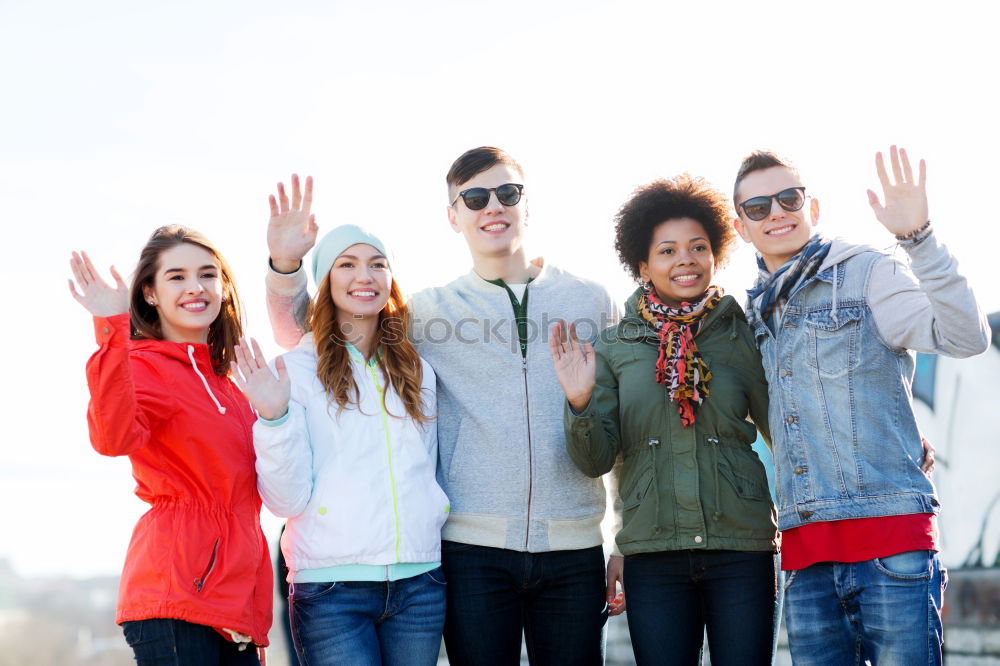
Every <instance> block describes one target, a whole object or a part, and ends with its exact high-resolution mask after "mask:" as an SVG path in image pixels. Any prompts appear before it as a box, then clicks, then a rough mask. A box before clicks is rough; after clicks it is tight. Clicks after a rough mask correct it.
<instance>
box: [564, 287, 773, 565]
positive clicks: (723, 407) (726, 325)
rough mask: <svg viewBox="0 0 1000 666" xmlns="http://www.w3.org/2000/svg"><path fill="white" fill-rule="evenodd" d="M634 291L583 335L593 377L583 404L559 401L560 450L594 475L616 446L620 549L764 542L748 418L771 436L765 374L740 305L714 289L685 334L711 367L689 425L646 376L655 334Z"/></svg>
mask: <svg viewBox="0 0 1000 666" xmlns="http://www.w3.org/2000/svg"><path fill="white" fill-rule="evenodd" d="M639 294H640V291H638V290H637V291H636V292H635V293H634V294H633V295H632V296H631V298H629V300H628V302H627V303H626V304H625V311H626V312H625V317H624V318H623V319H622V320H621V321H620V322H619V323H618V324H617V325H616V326H612V327H611V328H608V329H606V330H605V331H603V332H602V333H601V336H600V338H599V339H598V341H597V344H595V345H594V349H595V351H596V353H597V385H596V386H595V388H594V393H593V396H592V397H591V399H590V403H589V404H588V405H587V408H586V409H585V410H584V411H583V412H582V413H580V414H574V413H573V410H572V409H571V408H570V407H569V404H568V403H567V405H566V413H565V427H566V438H567V444H566V447H567V450H568V452H569V455H570V457H571V458H572V459H573V462H574V463H576V466H577V467H579V468H580V470H581V471H582V472H583V473H584V474H587V475H589V476H592V477H596V476H600V475H602V474H604V473H606V472H607V471H609V470H610V469H611V467H612V466H613V465H614V463H615V460H616V458H617V457H618V456H619V455H621V457H622V468H621V475H620V477H619V492H620V494H621V499H622V503H623V506H622V509H623V527H622V529H621V531H620V532H619V533H618V536H617V543H618V547H619V549H620V550H621V552H622V553H623V554H625V555H634V554H637V553H648V552H659V551H665V550H687V549H710V550H744V551H773V550H775V549H776V545H777V540H776V535H777V532H776V523H775V513H774V505H773V504H772V502H771V497H770V494H769V493H768V488H767V476H766V474H765V472H764V466H763V464H762V463H761V461H760V459H759V458H758V457H757V454H756V453H755V452H754V451H753V450H752V449H751V444H752V443H753V442H754V440H755V439H756V437H757V429H758V428H759V429H760V431H761V432H762V433H763V435H764V438H765V440H767V441H768V443H770V432H769V430H768V426H767V383H766V380H765V379H764V371H763V369H762V367H761V361H760V352H759V351H758V350H757V346H756V344H754V339H753V334H752V332H751V331H750V328H749V327H748V326H747V322H746V317H745V316H744V314H743V310H742V309H741V308H740V306H739V304H738V303H737V302H736V299H734V298H733V297H732V296H724V297H723V298H722V300H721V301H720V302H719V304H718V306H716V308H715V309H714V310H712V311H711V312H709V313H708V314H707V315H706V319H705V321H704V322H703V323H702V326H701V329H700V330H699V332H698V335H697V336H696V337H695V343H696V344H697V345H698V349H699V351H700V352H701V355H702V357H703V358H704V359H705V363H706V364H707V365H708V368H709V370H711V372H712V379H711V380H709V384H708V388H709V397H708V398H707V399H706V400H705V401H704V402H703V403H702V404H701V406H700V407H699V408H698V409H697V411H696V413H695V423H694V425H693V426H691V427H689V428H685V427H683V426H682V425H681V420H680V415H679V414H678V412H677V405H676V404H675V403H672V402H671V401H670V398H669V396H668V394H667V389H666V387H664V386H663V385H661V384H657V383H656V358H657V353H658V352H657V344H658V338H657V335H656V332H655V331H654V330H653V328H652V326H650V325H648V324H647V323H646V322H645V321H643V320H642V318H641V317H640V316H639V314H638V313H637V311H636V305H637V303H638V299H639ZM748 417H749V418H752V419H753V423H751V422H750V421H749V420H747V419H748ZM754 424H756V426H755V425H754Z"/></svg>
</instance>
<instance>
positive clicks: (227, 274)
mask: <svg viewBox="0 0 1000 666" xmlns="http://www.w3.org/2000/svg"><path fill="white" fill-rule="evenodd" d="M181 243H190V244H191V245H197V246H198V247H200V248H202V249H203V250H206V251H207V252H209V253H210V254H211V255H212V258H213V259H214V260H215V263H217V264H218V265H219V277H220V278H221V279H222V309H221V310H220V311H219V316H218V317H216V318H215V321H213V322H212V325H211V326H209V328H208V349H209V352H210V355H211V357H212V369H213V370H214V371H215V374H217V375H220V376H223V377H224V376H225V375H227V374H229V362H230V361H232V360H234V359H235V358H236V357H235V356H234V355H233V348H234V347H235V346H236V343H237V342H239V339H240V336H241V335H243V308H242V306H241V305H240V298H239V295H238V294H237V292H236V282H235V281H234V280H233V271H232V269H230V268H229V264H228V263H227V262H226V260H225V259H224V258H223V257H222V255H221V254H220V253H219V251H218V250H217V249H216V248H215V246H214V245H212V243H211V241H209V240H208V239H207V238H205V237H204V236H203V235H201V234H200V233H198V232H197V231H195V230H194V229H189V228H187V227H183V226H181V225H179V224H171V225H168V226H165V227H160V228H159V229H157V230H156V231H154V232H153V235H152V236H150V237H149V241H148V242H147V243H146V247H144V248H142V252H140V253H139V265H138V266H137V267H136V269H135V276H134V277H133V278H132V286H131V288H130V289H129V312H130V315H131V323H132V337H134V338H149V339H153V340H162V339H163V327H162V326H161V323H160V314H159V312H157V310H156V308H155V307H153V306H152V305H150V304H149V303H147V302H146V295H145V293H144V289H152V288H153V284H154V282H155V281H156V271H157V270H159V263H160V255H161V254H163V252H164V251H166V250H169V249H170V248H172V247H176V246H178V245H180V244H181Z"/></svg>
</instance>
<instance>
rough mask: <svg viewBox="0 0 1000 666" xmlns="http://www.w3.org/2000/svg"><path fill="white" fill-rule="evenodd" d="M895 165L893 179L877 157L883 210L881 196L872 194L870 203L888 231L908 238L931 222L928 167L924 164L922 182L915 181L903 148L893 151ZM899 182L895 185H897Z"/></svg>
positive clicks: (869, 198)
mask: <svg viewBox="0 0 1000 666" xmlns="http://www.w3.org/2000/svg"><path fill="white" fill-rule="evenodd" d="M889 159H890V161H891V163H892V179H890V178H889V174H888V173H887V172H886V168H885V159H884V158H883V157H882V153H876V154H875V171H877V172H878V179H879V181H880V182H881V183H882V194H883V197H884V199H885V205H884V206H883V205H882V204H881V202H880V201H879V197H878V195H877V194H876V193H875V192H874V191H873V190H868V203H870V204H871V206H872V210H873V211H875V217H877V218H878V221H879V222H881V223H882V226H884V227H885V228H886V229H888V230H889V231H890V232H891V233H892V234H894V235H896V236H905V235H906V234H908V233H909V232H911V231H914V230H915V229H919V228H920V227H921V226H922V225H923V224H924V223H925V222H927V220H928V217H927V164H926V163H925V162H924V161H923V160H920V174H919V180H917V181H914V179H913V169H912V168H911V167H910V158H909V157H908V156H907V154H906V150H905V149H903V148H900V149H898V150H897V149H896V146H892V147H891V148H890V149H889ZM893 181H895V182H893Z"/></svg>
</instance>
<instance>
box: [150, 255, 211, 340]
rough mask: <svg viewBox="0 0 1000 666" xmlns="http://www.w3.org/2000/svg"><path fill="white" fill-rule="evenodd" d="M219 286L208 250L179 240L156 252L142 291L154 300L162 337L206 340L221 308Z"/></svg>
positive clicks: (165, 338) (166, 338)
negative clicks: (148, 284) (151, 274)
mask: <svg viewBox="0 0 1000 666" xmlns="http://www.w3.org/2000/svg"><path fill="white" fill-rule="evenodd" d="M223 286H224V285H223V284H222V278H221V271H220V269H219V264H218V262H217V261H216V260H215V257H214V255H213V254H212V253H211V252H209V251H208V250H206V249H205V248H203V247H199V246H198V245H194V244H192V243H179V244H177V245H175V246H173V247H171V248H169V249H167V250H164V251H163V252H161V253H160V256H159V260H158V261H157V266H156V274H155V275H154V277H153V285H152V286H151V287H144V288H143V295H144V297H145V299H146V301H147V302H150V301H152V303H153V304H155V307H156V310H157V314H158V315H159V319H160V327H161V330H162V333H163V339H164V340H169V341H171V342H196V343H206V342H208V329H209V326H211V325H212V323H213V322H214V321H215V320H216V318H217V317H218V316H219V311H220V310H221V309H222V290H223Z"/></svg>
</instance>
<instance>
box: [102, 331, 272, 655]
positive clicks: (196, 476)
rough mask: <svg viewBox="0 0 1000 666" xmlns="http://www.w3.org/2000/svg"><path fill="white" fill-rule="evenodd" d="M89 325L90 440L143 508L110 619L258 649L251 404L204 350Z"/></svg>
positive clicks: (266, 596)
mask: <svg viewBox="0 0 1000 666" xmlns="http://www.w3.org/2000/svg"><path fill="white" fill-rule="evenodd" d="M94 324H95V332H96V334H97V342H98V344H99V345H100V349H98V350H97V352H95V353H94V355H93V356H92V357H91V358H90V361H88V362H87V383H88V384H89V386H90V407H89V409H88V411H87V420H88V423H89V425H90V441H91V443H92V444H93V445H94V448H95V449H96V450H97V451H98V453H101V454H104V455H107V456H120V455H128V457H129V460H131V462H132V476H134V477H135V480H136V482H137V483H138V486H137V487H136V490H135V493H136V495H138V496H139V498H140V499H142V500H143V501H145V502H148V503H149V504H150V505H152V508H151V509H150V510H149V511H147V512H146V513H145V514H144V515H143V516H142V518H140V519H139V522H138V524H137V525H136V526H135V530H134V531H133V533H132V541H131V543H130V544H129V547H128V555H127V556H126V558H125V568H124V570H123V571H122V578H121V585H120V588H119V592H118V614H117V618H116V621H117V622H118V623H119V624H120V623H122V622H127V621H130V620H146V619H150V618H170V619H177V620H185V621H187V622H192V623H195V624H203V625H207V626H211V627H215V628H217V629H222V628H226V629H233V630H235V631H238V632H240V633H242V634H249V635H250V636H251V637H252V638H253V641H254V643H256V644H257V645H267V631H268V629H269V628H270V626H271V602H272V595H273V591H272V587H271V586H272V574H271V558H270V555H269V553H268V548H267V541H266V539H265V537H264V533H263V532H262V530H261V528H260V496H259V495H258V494H257V476H256V472H255V471H254V463H255V456H254V449H253V433H252V426H253V422H254V420H255V418H256V417H255V416H254V413H253V410H252V409H251V408H250V404H249V403H248V402H247V399H246V398H245V397H244V396H243V394H242V393H241V392H240V391H239V389H238V388H237V387H236V385H235V384H234V383H233V382H232V380H231V379H229V378H228V377H219V376H218V375H216V374H215V372H213V371H212V363H211V360H210V358H209V352H208V346H207V345H203V344H187V343H176V342H167V341H165V340H130V339H129V337H130V336H129V318H128V315H125V314H123V315H117V316H114V317H109V318H95V320H94Z"/></svg>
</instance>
